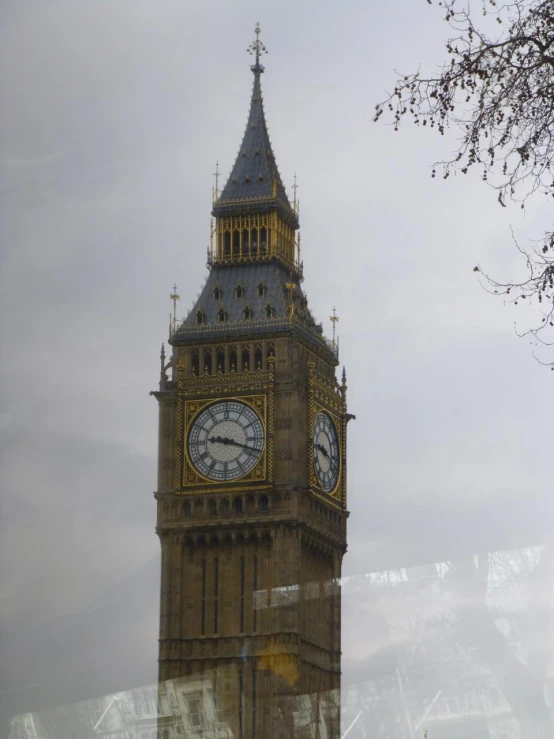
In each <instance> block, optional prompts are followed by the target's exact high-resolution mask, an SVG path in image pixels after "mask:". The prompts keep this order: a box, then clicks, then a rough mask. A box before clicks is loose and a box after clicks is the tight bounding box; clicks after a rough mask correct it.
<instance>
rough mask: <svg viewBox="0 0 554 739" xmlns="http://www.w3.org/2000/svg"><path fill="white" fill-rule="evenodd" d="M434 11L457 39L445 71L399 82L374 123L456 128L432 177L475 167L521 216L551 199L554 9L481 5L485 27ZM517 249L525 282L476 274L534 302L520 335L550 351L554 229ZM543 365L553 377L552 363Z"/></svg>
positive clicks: (451, 12)
mask: <svg viewBox="0 0 554 739" xmlns="http://www.w3.org/2000/svg"><path fill="white" fill-rule="evenodd" d="M427 2H428V3H429V4H432V0H427ZM438 5H439V6H440V7H442V8H443V9H444V11H445V21H446V22H447V23H448V25H449V26H450V28H451V29H452V31H453V32H454V34H455V35H454V36H453V37H452V38H449V39H448V40H447V41H446V51H447V54H448V55H449V57H450V62H449V63H448V64H445V65H444V66H443V67H442V69H441V70H439V72H437V74H435V75H434V76H424V75H423V74H422V72H421V71H420V70H418V71H417V72H415V73H413V74H408V75H403V76H400V77H399V79H398V80H397V82H396V86H395V88H394V90H393V92H392V93H390V94H389V95H388V97H387V98H386V100H384V101H383V102H381V103H379V104H378V105H377V106H376V110H375V117H374V120H375V121H378V120H379V119H380V118H381V116H382V115H383V113H387V114H388V115H390V116H392V122H393V126H394V129H395V131H398V130H399V127H400V124H401V122H402V120H403V119H404V118H405V117H406V116H408V117H411V118H412V120H413V122H414V123H415V124H416V125H418V126H428V127H430V128H434V129H436V130H437V131H438V132H439V133H440V134H441V135H444V134H445V132H446V129H447V128H450V127H454V128H456V129H458V131H459V132H460V133H461V137H460V139H459V145H458V148H457V153H456V155H455V156H454V157H453V158H452V159H450V160H446V161H440V162H436V163H435V165H434V167H433V171H432V177H435V176H436V174H437V170H441V171H442V175H443V177H444V179H447V178H448V177H449V176H450V174H452V173H453V172H456V171H461V172H462V173H464V174H466V173H467V172H468V171H469V170H470V168H471V167H474V166H475V165H477V166H478V167H479V169H480V171H481V176H482V179H483V180H484V181H485V182H488V183H489V184H490V185H491V186H492V187H493V188H495V189H496V190H497V191H498V202H499V203H500V205H502V206H503V207H506V204H507V201H508V200H512V201H516V202H519V203H520V205H521V207H524V205H525V202H526V201H527V199H528V198H529V197H530V196H531V195H535V194H538V193H542V194H544V195H546V196H548V197H554V2H552V0H512V2H503V3H501V2H498V0H482V2H481V8H482V12H483V16H484V20H483V22H482V23H481V27H480V26H477V25H476V23H475V22H474V19H473V14H474V9H475V5H477V3H476V2H473V3H472V2H469V3H468V4H464V5H463V7H462V6H461V2H460V0H442V1H441V2H439V3H438ZM484 27H486V30H485V28H484ZM495 28H498V35H494V33H493V31H494V29H495ZM516 245H517V244H516ZM518 249H519V250H520V252H521V253H522V254H523V256H524V258H525V260H526V265H527V278H526V279H525V280H521V281H514V282H510V283H501V282H498V281H496V280H494V279H493V278H492V277H490V276H489V275H488V274H487V273H486V272H484V271H483V270H482V269H481V268H480V267H476V268H475V271H477V272H480V274H481V275H482V276H483V278H484V282H485V284H486V286H487V287H488V288H490V291H491V292H493V293H494V294H498V295H504V296H511V300H512V301H513V302H514V303H515V304H517V302H518V300H527V301H530V300H533V301H536V303H537V305H538V308H539V312H540V315H541V319H540V323H539V324H538V325H536V326H535V327H534V328H531V329H528V330H526V331H523V332H521V333H520V335H531V336H532V337H533V338H534V339H535V340H536V344H537V345H544V346H552V345H554V330H553V331H550V329H554V321H553V317H554V230H548V231H546V232H545V233H544V235H543V236H542V238H541V240H540V242H537V243H533V244H531V246H530V247H529V248H528V249H522V248H520V247H519V246H518ZM550 334H551V335H552V339H549V338H548V337H549V335H550ZM539 361H542V360H539ZM543 363H544V364H548V365H549V366H550V367H551V368H552V369H554V359H553V360H552V361H550V362H543Z"/></svg>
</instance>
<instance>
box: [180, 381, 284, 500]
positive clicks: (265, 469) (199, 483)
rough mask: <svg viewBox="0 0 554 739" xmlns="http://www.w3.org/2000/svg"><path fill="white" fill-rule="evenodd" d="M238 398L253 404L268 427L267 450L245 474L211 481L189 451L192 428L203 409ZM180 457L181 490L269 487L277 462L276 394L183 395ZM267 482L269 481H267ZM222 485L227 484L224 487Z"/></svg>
mask: <svg viewBox="0 0 554 739" xmlns="http://www.w3.org/2000/svg"><path fill="white" fill-rule="evenodd" d="M226 401H236V402H239V403H244V404H245V405H247V406H249V407H250V408H251V409H252V410H253V411H254V412H255V413H256V414H257V415H258V416H259V417H260V421H261V423H262V427H263V430H264V449H263V452H262V454H261V456H260V459H259V460H258V461H257V463H256V464H255V465H254V467H253V468H252V469H251V470H250V471H249V472H247V474H246V475H244V476H243V477H239V478H237V479H235V480H230V481H229V482H225V481H222V480H210V479H209V478H207V477H204V476H203V475H201V474H200V473H199V472H198V470H197V469H196V468H195V467H194V465H193V463H192V461H191V459H190V457H189V453H188V448H187V439H188V435H189V431H190V429H191V427H192V424H193V423H194V421H195V419H196V418H197V417H198V415H199V414H200V413H202V411H203V410H204V409H205V408H207V407H208V406H210V405H214V404H216V403H222V402H226ZM176 441H177V460H178V462H179V463H178V465H177V469H176V480H175V488H176V491H177V492H185V491H186V492H187V493H195V492H196V493H199V494H200V493H203V492H208V491H209V492H210V493H213V492H228V491H229V489H233V488H245V487H246V488H248V489H259V488H260V487H262V488H266V487H267V486H268V485H269V484H271V482H272V477H273V465H272V464H271V460H272V459H273V396H272V394H270V393H258V394H255V395H238V394H235V395H225V396H218V397H211V398H202V399H190V398H189V399H186V398H181V399H180V403H179V407H178V424H177V439H176ZM264 483H265V484H264ZM222 485H223V486H224V487H222Z"/></svg>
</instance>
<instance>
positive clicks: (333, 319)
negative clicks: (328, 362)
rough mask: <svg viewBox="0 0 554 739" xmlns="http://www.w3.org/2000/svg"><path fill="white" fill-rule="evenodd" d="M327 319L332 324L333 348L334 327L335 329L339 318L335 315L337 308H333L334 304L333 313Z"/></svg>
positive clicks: (334, 340)
mask: <svg viewBox="0 0 554 739" xmlns="http://www.w3.org/2000/svg"><path fill="white" fill-rule="evenodd" d="M329 320H330V321H331V323H332V324H333V349H335V348H336V346H337V342H336V329H337V322H338V320H339V317H338V316H337V309H336V308H335V306H333V315H332V316H329Z"/></svg>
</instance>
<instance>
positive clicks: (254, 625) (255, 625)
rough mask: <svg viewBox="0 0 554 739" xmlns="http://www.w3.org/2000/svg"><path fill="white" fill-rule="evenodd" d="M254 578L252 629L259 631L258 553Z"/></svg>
mask: <svg viewBox="0 0 554 739" xmlns="http://www.w3.org/2000/svg"><path fill="white" fill-rule="evenodd" d="M253 565H254V579H253V582H252V605H253V612H252V630H253V631H257V629H258V611H257V610H256V605H257V603H256V591H257V590H258V555H257V554H255V555H254V562H253Z"/></svg>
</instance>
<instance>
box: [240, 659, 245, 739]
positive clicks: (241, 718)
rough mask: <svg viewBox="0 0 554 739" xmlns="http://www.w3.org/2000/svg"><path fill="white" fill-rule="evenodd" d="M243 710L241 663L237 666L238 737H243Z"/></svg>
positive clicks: (241, 738)
mask: <svg viewBox="0 0 554 739" xmlns="http://www.w3.org/2000/svg"><path fill="white" fill-rule="evenodd" d="M243 712H244V678H243V664H241V665H240V667H239V739H243V731H242V726H243Z"/></svg>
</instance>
